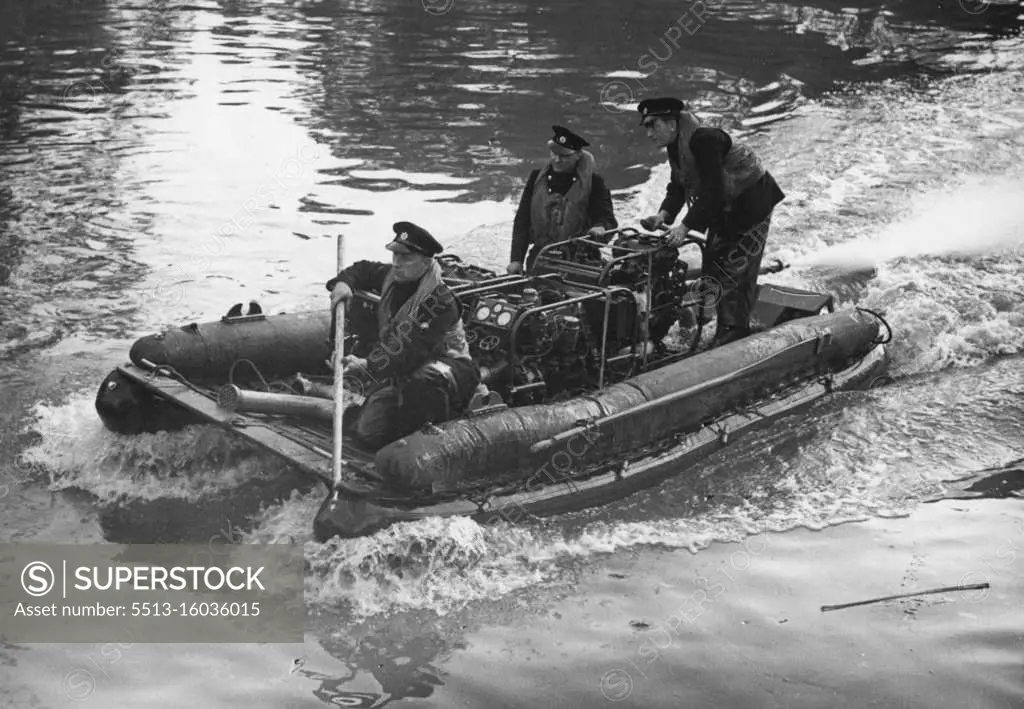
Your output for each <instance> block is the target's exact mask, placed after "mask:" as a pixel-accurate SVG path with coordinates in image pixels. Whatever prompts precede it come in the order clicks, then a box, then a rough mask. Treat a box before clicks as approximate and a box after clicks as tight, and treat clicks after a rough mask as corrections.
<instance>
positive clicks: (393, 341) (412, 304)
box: [377, 260, 471, 359]
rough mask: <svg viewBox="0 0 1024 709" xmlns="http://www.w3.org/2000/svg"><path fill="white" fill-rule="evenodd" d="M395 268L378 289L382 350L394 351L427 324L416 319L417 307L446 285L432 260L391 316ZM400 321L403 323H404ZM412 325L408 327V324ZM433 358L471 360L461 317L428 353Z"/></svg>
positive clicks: (439, 267) (435, 295) (434, 296)
mask: <svg viewBox="0 0 1024 709" xmlns="http://www.w3.org/2000/svg"><path fill="white" fill-rule="evenodd" d="M394 273H395V272H394V270H391V271H389V272H388V275H387V276H385V278H384V286H383V288H381V296H380V304H379V305H378V306H377V339H378V342H379V343H380V346H381V347H382V348H383V349H384V351H385V352H397V351H399V350H400V349H401V348H402V347H404V346H405V345H406V343H408V341H409V339H410V338H411V337H415V334H414V333H416V332H417V331H418V330H419V329H420V328H423V327H425V326H426V323H422V324H421V323H419V322H418V321H417V319H416V316H417V314H418V313H419V310H420V308H421V307H422V306H423V305H424V304H426V303H427V302H428V301H430V300H434V301H436V299H437V297H438V295H439V294H441V293H442V292H443V291H444V290H446V289H447V288H448V286H447V285H445V283H444V280H442V277H441V266H440V264H438V263H437V261H434V260H432V261H431V263H430V268H429V269H427V272H426V273H425V274H424V275H423V277H422V278H421V279H420V281H419V283H418V284H417V285H416V290H415V291H413V294H412V295H410V296H409V298H408V299H407V300H406V301H405V302H404V303H402V305H401V306H400V307H399V308H398V310H397V311H396V312H395V314H394V315H390V313H391V306H392V303H393V301H394V297H395V296H394V284H395V276H394ZM402 323H406V324H405V325H404V326H403V325H402ZM410 325H411V327H410ZM431 354H432V355H433V356H434V357H438V358H440V357H454V358H461V359H471V357H470V354H469V342H468V341H467V340H466V330H465V328H464V327H463V325H462V318H458V319H457V320H456V321H455V324H454V325H452V326H451V327H450V328H449V329H448V330H447V331H446V332H445V333H444V339H443V340H442V341H441V344H440V346H439V347H438V348H437V350H436V351H435V352H433V353H431Z"/></svg>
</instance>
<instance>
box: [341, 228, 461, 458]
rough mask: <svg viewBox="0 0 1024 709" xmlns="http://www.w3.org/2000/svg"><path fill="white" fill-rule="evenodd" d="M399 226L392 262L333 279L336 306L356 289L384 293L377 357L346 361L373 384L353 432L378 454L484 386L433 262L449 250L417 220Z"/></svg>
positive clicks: (361, 265)
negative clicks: (382, 448)
mask: <svg viewBox="0 0 1024 709" xmlns="http://www.w3.org/2000/svg"><path fill="white" fill-rule="evenodd" d="M392 228H393V230H394V232H395V237H394V239H393V240H392V241H391V242H390V243H389V244H388V245H387V247H386V248H387V249H388V250H389V251H391V252H392V263H391V265H388V264H386V263H378V262H373V261H357V262H356V263H354V264H352V265H351V266H350V267H348V268H346V269H344V270H343V271H341V273H339V274H338V275H337V276H335V277H334V278H332V279H331V280H329V281H328V282H327V290H329V291H331V308H332V309H333V308H335V307H336V305H337V303H338V301H341V300H345V301H348V300H350V299H351V298H352V294H353V293H352V291H353V289H359V290H366V291H370V292H372V293H378V294H380V296H381V298H380V303H379V304H378V306H377V338H376V342H375V343H374V345H373V348H372V350H371V352H370V353H369V355H368V356H367V357H366V358H360V357H355V356H353V355H346V356H345V357H344V359H343V360H342V362H343V364H344V365H345V367H346V372H353V373H354V374H355V375H356V376H357V377H359V378H360V379H361V380H362V381H364V382H366V383H367V384H368V390H367V396H366V400H365V401H364V402H363V404H362V406H361V407H360V408H359V409H358V410H357V412H356V414H355V421H354V422H352V423H348V421H346V429H347V431H349V432H350V433H351V434H353V435H354V436H355V437H356V438H358V439H359V440H360V441H361V442H362V443H363V444H364V445H366V446H367V447H368V448H371V449H374V450H376V449H379V448H381V447H383V446H385V445H387V444H388V443H390V442H392V441H394V440H397V439H398V438H401V437H402V436H406V435H408V434H410V433H412V432H413V431H416V430H417V429H419V428H420V427H421V426H423V425H424V424H426V423H428V422H431V423H441V422H443V421H447V420H449V419H451V418H454V417H456V416H459V415H460V414H462V413H463V411H464V410H465V409H466V407H467V406H468V405H469V402H470V400H471V399H472V396H473V394H474V392H475V391H476V387H477V385H478V384H479V383H480V372H479V370H478V369H477V366H476V364H474V362H473V360H472V359H471V358H470V353H469V344H468V343H467V341H466V333H465V330H464V329H463V324H462V320H461V313H460V308H459V304H458V301H457V299H456V297H455V295H454V294H453V293H452V292H451V290H449V288H448V286H447V285H445V283H444V281H443V280H442V277H441V267H440V265H439V264H438V263H437V261H436V260H435V259H434V256H436V255H437V254H439V253H441V252H442V251H443V250H444V247H443V246H441V244H439V243H438V241H437V240H436V239H435V238H434V237H433V236H432V235H431V234H430V233H429V232H428V231H427V230H426V229H423V228H422V227H419V226H417V225H416V224H413V223H411V222H397V223H396V224H394V225H393V227H392ZM346 418H348V414H346Z"/></svg>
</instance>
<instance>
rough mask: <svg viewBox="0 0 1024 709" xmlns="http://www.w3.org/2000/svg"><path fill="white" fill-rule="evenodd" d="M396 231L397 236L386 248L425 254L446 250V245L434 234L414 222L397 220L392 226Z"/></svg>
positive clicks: (434, 254) (398, 251)
mask: <svg viewBox="0 0 1024 709" xmlns="http://www.w3.org/2000/svg"><path fill="white" fill-rule="evenodd" d="M392 229H394V231H395V238H394V240H392V242H391V243H390V244H388V245H387V246H386V247H384V248H386V249H387V250H388V251H394V252H395V253H401V252H405V253H408V252H410V251H413V252H416V253H419V254H423V255H424V256H431V257H433V256H436V255H437V254H439V253H441V252H442V251H444V247H443V246H441V244H439V243H438V241H437V239H435V238H434V237H433V235H432V234H431V233H430V232H429V231H427V230H426V229H424V228H423V227H420V226H416V225H415V224H413V223H412V222H397V223H395V224H394V225H393V226H392Z"/></svg>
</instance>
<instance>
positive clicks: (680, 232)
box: [665, 224, 690, 248]
mask: <svg viewBox="0 0 1024 709" xmlns="http://www.w3.org/2000/svg"><path fill="white" fill-rule="evenodd" d="M689 233H690V230H689V229H688V228H687V227H685V226H683V225H682V224H679V225H678V226H674V227H672V228H671V229H669V230H668V233H667V234H665V246H671V247H672V248H678V247H680V246H682V245H683V241H684V240H685V239H686V235H687V234H689Z"/></svg>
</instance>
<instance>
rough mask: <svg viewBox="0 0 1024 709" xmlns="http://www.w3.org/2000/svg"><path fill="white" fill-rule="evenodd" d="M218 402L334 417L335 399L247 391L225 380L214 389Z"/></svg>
mask: <svg viewBox="0 0 1024 709" xmlns="http://www.w3.org/2000/svg"><path fill="white" fill-rule="evenodd" d="M217 405H218V406H219V407H221V408H222V409H227V410H228V411H238V412H245V413H260V414H280V415H285V416H302V417H305V418H315V419H320V420H321V421H333V420H334V403H333V402H332V401H330V400H329V399H320V398H317V397H314V396H295V395H294V394H271V393H269V392H263V391H250V390H248V389H240V388H238V387H237V386H235V385H234V384H225V385H224V386H222V387H221V388H220V389H219V390H218V391H217Z"/></svg>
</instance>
